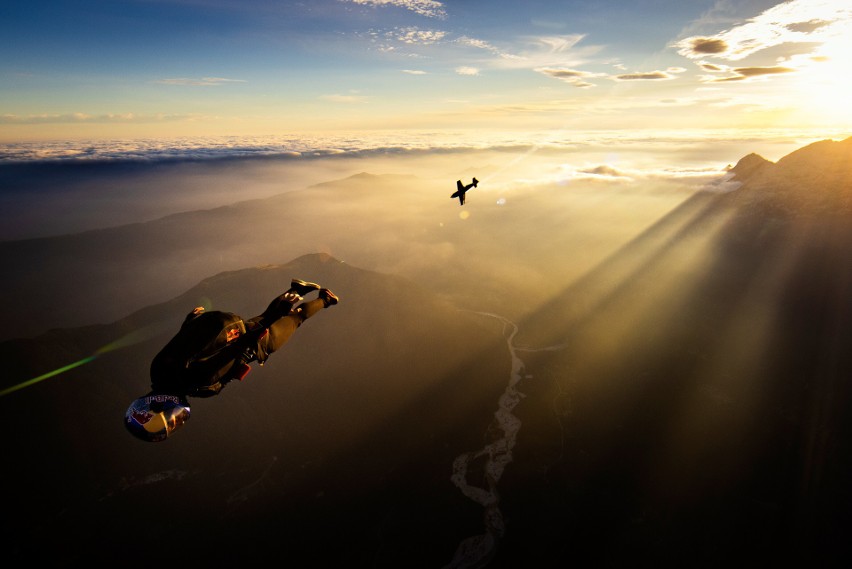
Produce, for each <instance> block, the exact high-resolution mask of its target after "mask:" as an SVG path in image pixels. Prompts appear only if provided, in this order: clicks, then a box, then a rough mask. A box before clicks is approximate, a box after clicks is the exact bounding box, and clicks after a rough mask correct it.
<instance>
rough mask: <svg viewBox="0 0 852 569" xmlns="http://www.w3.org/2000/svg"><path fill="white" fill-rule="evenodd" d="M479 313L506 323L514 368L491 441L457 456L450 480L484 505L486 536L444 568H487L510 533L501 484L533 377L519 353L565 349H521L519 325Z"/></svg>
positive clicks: (468, 542) (469, 541) (462, 548)
mask: <svg viewBox="0 0 852 569" xmlns="http://www.w3.org/2000/svg"><path fill="white" fill-rule="evenodd" d="M477 314H481V315H483V316H487V317H490V318H496V319H497V320H499V321H501V322H502V323H503V336H504V337H505V338H506V345H507V346H508V349H509V355H510V357H511V362H512V365H511V369H510V372H509V382H508V385H507V386H506V389H505V391H503V393H502V394H501V395H500V398H499V399H498V401H497V411H496V412H495V413H494V421H493V422H492V424H491V425H490V426H489V428H488V431H487V433H488V436H489V438H490V439H491V440H490V442H488V443H487V444H486V445H485V446H484V447H482V448H481V449H479V450H475V451H470V452H466V453H464V454H461V455H459V456H457V457H456V458H455V460H454V461H453V474H452V476H451V477H450V480H452V482H453V484H455V486H456V487H457V488H458V489H459V490H461V492H462V494H464V495H465V496H466V497H468V498H470V499H471V500H473V501H474V502H476V503H477V504H479V505H480V506H482V508H483V523H484V526H485V528H484V529H485V531H484V533H482V534H479V535H474V536H471V537H468V538H466V539H464V540H462V541H461V543H459V545H458V548H457V549H456V552H455V555H454V556H453V559H452V561H450V562H449V563H448V564H447V565H445V566H444V569H467V568H475V567H485V566H486V565H487V564H488V563H489V562H490V561H491V559H492V558H493V556H494V554H495V552H496V549H497V543H498V542H499V540H500V538H502V537H503V534H504V533H505V530H506V527H505V525H504V523H503V513H502V512H501V511H500V494H499V492H498V489H497V485H498V483H499V482H500V478H501V476H502V475H503V471H504V470H505V468H506V466H507V465H508V464H509V463H510V462H512V449H513V448H514V446H515V442H516V440H517V436H518V431H520V429H521V421H520V419H518V418H517V417H516V416H515V415H513V414H512V410H513V409H514V408H515V406H516V405H517V404H518V403H520V402H521V400H522V399H523V398H524V397H525V395H524V394H523V393H521V392H520V391H518V389H517V386H518V383H520V381H521V380H522V379H524V378H530V377H532V376H531V375H525V366H524V362H523V361H522V360H521V358H519V357H518V352H519V351H527V352H533V351H546V350H547V351H549V350H558V349H561V346H553V347H548V348H541V349H530V348H519V347H517V346H515V344H514V339H515V336H516V335H517V333H518V326H517V325H516V324H514V323H513V322H511V321H509V320H508V319H506V318H504V317H502V316H499V315H497V314H491V313H489V312H477ZM500 433H502V435H501V434H500ZM480 459H483V460H484V461H485V464H484V472H485V476H484V482H485V484H484V485H483V486H476V485H474V484H472V483H470V482H469V481H468V467H469V466H470V465H471V464H472V463H473V462H474V461H477V460H480Z"/></svg>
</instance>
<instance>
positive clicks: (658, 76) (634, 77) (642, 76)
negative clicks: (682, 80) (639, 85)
mask: <svg viewBox="0 0 852 569" xmlns="http://www.w3.org/2000/svg"><path fill="white" fill-rule="evenodd" d="M613 79H614V80H616V81H658V80H667V79H674V76H673V75H671V74H669V73H666V72H665V71H644V72H637V73H623V74H621V75H615V76H614V77H613Z"/></svg>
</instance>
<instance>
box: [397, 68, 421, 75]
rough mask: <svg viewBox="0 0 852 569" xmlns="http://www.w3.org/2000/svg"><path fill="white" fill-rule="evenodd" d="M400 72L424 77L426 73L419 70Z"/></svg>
mask: <svg viewBox="0 0 852 569" xmlns="http://www.w3.org/2000/svg"><path fill="white" fill-rule="evenodd" d="M402 72H403V73H407V74H409V75H426V72H425V71H421V70H420V69H403V70H402Z"/></svg>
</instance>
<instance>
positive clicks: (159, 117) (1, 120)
mask: <svg viewBox="0 0 852 569" xmlns="http://www.w3.org/2000/svg"><path fill="white" fill-rule="evenodd" d="M196 118H199V117H198V116H196V115H186V114H182V115H181V114H171V115H167V114H156V115H144V114H137V113H106V114H98V115H92V114H86V113H66V114H40V115H14V114H5V115H0V124H9V125H12V124H21V125H26V124H33V125H35V124H69V123H98V124H108V123H153V122H170V121H182V120H192V119H196Z"/></svg>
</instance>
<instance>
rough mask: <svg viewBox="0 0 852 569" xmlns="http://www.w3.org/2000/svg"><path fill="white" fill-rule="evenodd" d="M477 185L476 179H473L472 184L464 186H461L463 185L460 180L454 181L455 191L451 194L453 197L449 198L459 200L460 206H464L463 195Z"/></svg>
mask: <svg viewBox="0 0 852 569" xmlns="http://www.w3.org/2000/svg"><path fill="white" fill-rule="evenodd" d="M477 184H479V180H477V179H476V178H474V179H473V182H471V183H469V184H467V185H466V186H463V185H462V183H461V180H457V181H456V191H455V192H454V193H453V195H451V196H450V197H451V198H458V199H459V203H460V204H461V205H464V195H465V193H466V192H467V191H468V190H469V189H471V188H475V187H476V185H477Z"/></svg>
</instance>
